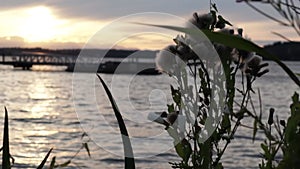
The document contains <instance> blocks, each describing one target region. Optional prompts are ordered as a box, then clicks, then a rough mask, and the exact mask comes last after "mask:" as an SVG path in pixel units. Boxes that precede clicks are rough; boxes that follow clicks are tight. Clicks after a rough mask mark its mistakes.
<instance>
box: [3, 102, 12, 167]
mask: <svg viewBox="0 0 300 169" xmlns="http://www.w3.org/2000/svg"><path fill="white" fill-rule="evenodd" d="M4 109H5V115H4V129H3V147H2V148H3V154H2V168H3V169H9V168H11V165H10V153H9V126H8V112H7V109H6V107H4Z"/></svg>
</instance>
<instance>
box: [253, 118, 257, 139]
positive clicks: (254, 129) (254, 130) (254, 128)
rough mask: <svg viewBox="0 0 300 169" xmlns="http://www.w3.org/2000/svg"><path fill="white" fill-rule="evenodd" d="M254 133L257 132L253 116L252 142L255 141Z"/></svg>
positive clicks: (255, 120)
mask: <svg viewBox="0 0 300 169" xmlns="http://www.w3.org/2000/svg"><path fill="white" fill-rule="evenodd" d="M256 133H257V118H255V119H254V122H253V134H252V142H254V141H255V136H256Z"/></svg>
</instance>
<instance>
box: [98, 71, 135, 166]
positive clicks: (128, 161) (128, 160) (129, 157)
mask: <svg viewBox="0 0 300 169" xmlns="http://www.w3.org/2000/svg"><path fill="white" fill-rule="evenodd" d="M97 76H98V78H99V80H100V82H101V84H102V86H103V88H104V90H105V92H106V94H107V96H108V98H109V101H110V103H111V105H112V108H113V110H114V113H115V116H116V119H117V121H118V125H119V129H120V132H121V138H122V142H123V148H124V155H125V169H134V168H135V162H134V156H133V150H132V146H131V142H130V138H129V135H128V132H127V128H126V125H125V123H124V120H123V117H122V115H121V113H120V111H119V108H118V106H117V104H116V102H115V99H114V98H113V96H112V94H111V92H110V90H109V89H108V87H107V85H106V84H105V82H104V80H103V79H102V78H101V77H100V76H99V75H98V74H97Z"/></svg>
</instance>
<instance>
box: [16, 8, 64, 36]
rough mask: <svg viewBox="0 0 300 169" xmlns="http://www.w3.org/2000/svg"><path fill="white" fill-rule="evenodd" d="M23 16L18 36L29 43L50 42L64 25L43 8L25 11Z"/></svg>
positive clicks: (48, 10) (48, 9)
mask: <svg viewBox="0 0 300 169" xmlns="http://www.w3.org/2000/svg"><path fill="white" fill-rule="evenodd" d="M24 15H25V16H22V18H24V19H23V21H22V22H23V23H22V25H21V32H20V34H21V36H22V37H24V38H25V39H26V40H27V41H29V42H43V41H50V40H51V39H53V38H54V37H55V36H56V35H57V34H58V32H59V27H60V25H62V24H63V23H64V22H63V21H62V20H59V19H57V18H56V17H55V15H53V13H52V11H51V10H50V8H48V7H44V6H38V7H33V8H30V9H27V10H26V11H25V13H24Z"/></svg>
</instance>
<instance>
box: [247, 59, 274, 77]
mask: <svg viewBox="0 0 300 169" xmlns="http://www.w3.org/2000/svg"><path fill="white" fill-rule="evenodd" d="M251 54H252V56H250V57H248V58H247V59H246V60H245V63H244V65H243V67H242V69H243V72H245V73H246V74H247V75H251V76H257V77H260V76H262V75H264V74H265V73H267V72H269V70H268V69H265V70H263V71H261V72H260V70H261V69H262V68H263V67H266V66H268V63H264V64H261V62H262V57H261V56H258V55H256V54H254V53H251Z"/></svg>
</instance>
